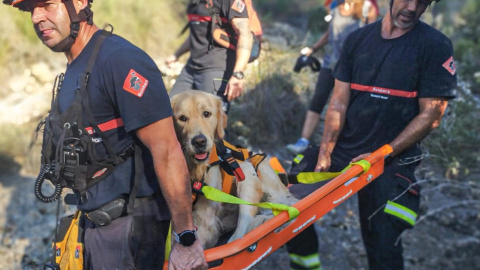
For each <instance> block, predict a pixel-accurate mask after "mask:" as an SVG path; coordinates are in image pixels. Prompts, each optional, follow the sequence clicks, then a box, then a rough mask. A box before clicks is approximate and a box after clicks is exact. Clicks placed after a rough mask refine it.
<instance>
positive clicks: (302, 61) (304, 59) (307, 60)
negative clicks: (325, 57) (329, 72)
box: [293, 54, 322, 73]
mask: <svg viewBox="0 0 480 270" xmlns="http://www.w3.org/2000/svg"><path fill="white" fill-rule="evenodd" d="M306 66H310V68H311V69H312V71H315V72H317V71H319V70H320V68H321V67H322V65H321V64H320V61H318V59H317V58H315V57H313V56H311V55H310V56H306V55H304V54H302V55H300V56H299V57H298V58H297V62H296V63H295V66H294V67H293V71H295V72H297V73H298V72H300V70H301V69H302V68H304V67H306Z"/></svg>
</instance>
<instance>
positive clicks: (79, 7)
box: [73, 0, 88, 13]
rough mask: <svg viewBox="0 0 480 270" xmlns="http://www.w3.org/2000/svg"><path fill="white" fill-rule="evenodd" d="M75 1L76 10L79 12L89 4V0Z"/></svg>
mask: <svg viewBox="0 0 480 270" xmlns="http://www.w3.org/2000/svg"><path fill="white" fill-rule="evenodd" d="M73 1H74V3H75V10H76V11H77V13H78V12H80V10H82V9H84V8H85V7H87V6H88V0H73Z"/></svg>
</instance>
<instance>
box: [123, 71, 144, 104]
mask: <svg viewBox="0 0 480 270" xmlns="http://www.w3.org/2000/svg"><path fill="white" fill-rule="evenodd" d="M147 85H148V80H147V79H145V78H144V77H143V76H142V75H140V74H139V73H138V72H136V71H135V70H133V69H130V71H129V72H128V75H127V78H125V81H124V82H123V89H124V90H126V91H127V92H130V93H132V94H134V95H135V96H137V97H139V98H141V97H142V96H143V94H144V93H145V89H147Z"/></svg>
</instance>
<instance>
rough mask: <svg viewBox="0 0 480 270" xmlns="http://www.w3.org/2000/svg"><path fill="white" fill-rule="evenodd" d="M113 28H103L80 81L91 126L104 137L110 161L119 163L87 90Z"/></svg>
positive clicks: (85, 109) (84, 108)
mask: <svg viewBox="0 0 480 270" xmlns="http://www.w3.org/2000/svg"><path fill="white" fill-rule="evenodd" d="M110 27H111V30H110V31H106V30H101V31H102V33H101V35H100V37H99V38H98V40H97V42H96V43H95V47H94V49H93V52H92V55H91V56H90V59H89V60H88V64H87V68H86V70H85V72H84V73H82V75H81V76H80V82H83V83H82V84H81V85H80V94H81V97H82V107H83V110H84V112H85V116H86V117H87V120H88V122H89V123H90V125H91V128H92V129H93V131H94V133H95V134H97V135H98V136H100V137H101V138H102V142H103V144H104V145H105V148H106V149H107V152H108V156H109V157H110V162H112V163H113V164H118V163H120V162H121V160H120V159H119V158H118V156H117V155H116V154H115V151H114V150H113V147H112V146H111V145H110V143H109V142H108V140H107V138H106V136H105V134H104V133H103V132H102V130H101V129H100V128H99V127H98V125H97V124H95V123H96V121H95V119H94V117H93V113H92V111H91V110H90V101H89V99H88V91H87V85H88V80H89V78H90V73H91V71H92V68H93V65H94V64H95V60H96V59H97V55H98V53H99V51H100V47H101V45H102V43H103V41H104V40H105V39H106V38H107V37H109V36H111V35H112V32H113V27H112V26H111V25H110Z"/></svg>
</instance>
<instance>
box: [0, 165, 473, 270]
mask: <svg viewBox="0 0 480 270" xmlns="http://www.w3.org/2000/svg"><path fill="white" fill-rule="evenodd" d="M18 169H19V166H18V165H15V164H14V163H12V165H11V166H9V170H7V171H6V172H5V171H3V172H2V174H1V176H0V258H1V260H0V268H1V269H6V270H10V269H11V270H17V269H23V270H30V269H32V270H33V269H41V268H42V265H43V263H44V262H46V261H47V260H49V258H50V256H51V255H50V254H51V252H50V250H49V245H50V241H51V239H52V237H53V228H54V225H55V222H56V221H55V213H56V204H43V203H40V202H38V201H37V200H36V199H35V196H34V194H33V183H34V177H31V176H24V175H21V174H19V173H18ZM478 175H479V174H476V176H474V175H471V176H470V177H469V178H467V179H463V180H462V181H452V180H447V179H445V178H443V177H442V176H440V175H439V174H438V173H437V170H435V169H433V167H432V166H428V165H424V166H423V167H422V168H421V169H420V170H419V172H418V177H419V179H421V180H420V181H421V183H422V184H421V185H422V188H423V199H422V207H421V209H422V216H421V217H420V219H419V221H418V224H417V226H416V227H415V228H414V229H413V230H410V231H408V232H406V233H405V234H404V235H403V238H402V240H403V243H404V247H405V258H406V260H405V261H406V269H418V270H429V269H450V270H453V269H459V270H460V269H462V270H470V269H480V188H479V186H478V184H476V183H475V182H477V183H478ZM65 211H71V209H70V210H68V209H65V208H63V207H61V209H60V212H61V213H62V215H64V214H65V213H66V212H65ZM316 230H317V232H318V235H319V242H320V254H321V260H322V265H323V267H324V269H340V270H342V269H345V270H349V269H368V267H367V261H366V255H365V251H364V249H363V246H362V242H361V237H360V230H359V224H358V222H357V211H356V198H354V197H352V198H350V199H349V200H347V201H346V202H345V203H343V204H342V205H340V206H339V207H337V208H336V209H334V210H333V211H331V212H329V213H328V214H327V215H326V216H324V217H323V218H321V219H320V220H319V221H318V222H317V223H316ZM253 269H257V270H260V269H262V270H264V269H278V270H283V269H285V270H286V269H289V266H288V255H287V252H286V249H285V248H281V249H279V250H277V251H276V252H274V253H273V254H272V255H270V256H269V257H268V258H266V259H265V260H264V261H262V262H260V263H258V264H257V265H256V266H255V267H254V268H253Z"/></svg>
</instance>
